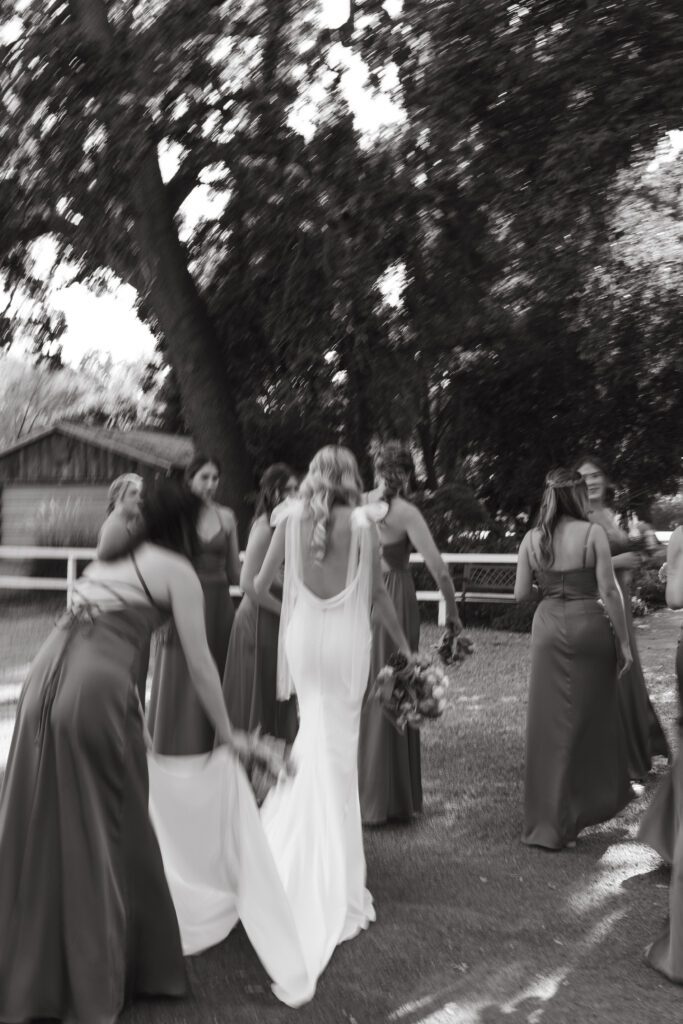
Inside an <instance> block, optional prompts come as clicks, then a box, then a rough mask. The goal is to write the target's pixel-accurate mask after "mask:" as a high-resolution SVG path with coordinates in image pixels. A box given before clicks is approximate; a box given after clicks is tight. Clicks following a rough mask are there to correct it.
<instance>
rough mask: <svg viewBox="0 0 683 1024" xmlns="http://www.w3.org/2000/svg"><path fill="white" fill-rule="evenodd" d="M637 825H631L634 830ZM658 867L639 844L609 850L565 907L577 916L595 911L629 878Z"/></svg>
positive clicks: (653, 855) (654, 856)
mask: <svg viewBox="0 0 683 1024" xmlns="http://www.w3.org/2000/svg"><path fill="white" fill-rule="evenodd" d="M636 829H637V825H634V830H636ZM658 864H659V857H658V856H657V854H656V853H655V852H654V851H653V850H650V849H649V848H648V847H646V846H643V845H642V844H640V843H634V842H627V843H617V844H615V845H613V846H609V847H608V848H607V849H606V850H605V852H604V853H603V855H602V857H601V858H600V860H599V861H598V863H597V864H596V865H595V870H594V872H593V873H592V875H591V877H590V879H589V880H588V881H587V883H586V885H585V886H584V887H583V888H582V889H580V890H578V891H577V892H573V893H571V894H570V895H569V896H568V897H567V906H568V907H570V908H571V910H573V911H575V912H576V913H577V914H586V913H589V912H591V911H596V910H598V909H599V908H600V907H601V906H603V904H604V903H606V901H607V900H610V899H614V898H615V897H616V896H618V895H619V893H620V890H621V888H622V885H623V883H624V882H625V881H627V880H628V879H629V878H633V877H635V876H637V875H642V874H645V873H646V872H648V871H651V870H652V868H654V867H656V866H657V865H658Z"/></svg>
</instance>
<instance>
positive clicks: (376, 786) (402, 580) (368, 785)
mask: <svg viewBox="0 0 683 1024" xmlns="http://www.w3.org/2000/svg"><path fill="white" fill-rule="evenodd" d="M409 559H410V541H409V540H408V538H407V537H405V538H403V539H402V540H400V541H397V542H396V543H394V544H385V545H384V546H383V547H382V560H383V562H384V565H385V567H386V571H385V574H384V582H385V584H386V588H387V590H388V591H389V594H390V595H391V599H392V601H393V603H394V607H395V608H396V613H397V615H398V620H399V622H400V623H401V626H402V627H403V631H404V633H405V635H406V638H407V640H408V643H409V644H410V648H411V650H413V651H417V649H418V647H419V644H420V612H419V609H418V604H417V597H416V594H415V584H414V582H413V577H412V573H411V571H410V562H409ZM395 651H396V647H395V645H394V644H393V642H392V640H391V638H390V637H389V634H388V633H387V632H386V630H385V629H383V627H382V626H380V625H377V624H375V625H374V627H373V632H372V667H371V670H370V682H371V683H372V681H373V680H374V679H376V677H377V674H378V673H379V670H380V669H381V668H383V667H384V665H386V663H387V661H388V660H389V657H390V656H391V655H392V654H393V653H394V652H395ZM369 694H370V690H369V689H368V693H367V694H366V698H365V702H364V704H363V713H362V715H361V723H360V742H359V748H358V779H359V786H360V806H361V815H362V818H363V823H364V824H366V825H380V824H384V823H385V822H387V821H391V820H402V821H405V820H408V819H409V818H411V817H412V816H413V815H414V814H417V813H419V812H420V811H421V810H422V774H421V766H420V730H419V729H415V728H413V727H411V726H408V727H407V729H406V731H405V733H403V734H401V733H399V732H397V730H396V729H395V728H394V726H393V725H392V724H391V723H390V722H389V721H388V719H387V718H386V717H385V716H384V714H383V712H382V709H381V707H380V704H379V701H376V700H373V699H372V698H371V697H370V696H369Z"/></svg>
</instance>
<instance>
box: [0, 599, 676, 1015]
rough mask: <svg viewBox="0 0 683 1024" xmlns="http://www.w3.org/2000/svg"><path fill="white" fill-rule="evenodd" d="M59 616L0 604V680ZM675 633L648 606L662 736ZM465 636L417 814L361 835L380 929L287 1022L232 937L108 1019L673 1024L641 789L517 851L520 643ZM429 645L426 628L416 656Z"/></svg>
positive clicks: (664, 889)
mask: <svg viewBox="0 0 683 1024" xmlns="http://www.w3.org/2000/svg"><path fill="white" fill-rule="evenodd" d="M59 607H60V602H59V601H53V602H52V603H50V604H48V605H46V604H45V603H44V602H40V603H37V602H35V601H33V602H31V601H30V600H28V599H26V600H25V601H24V602H22V608H21V614H20V613H19V610H17V608H16V607H15V608H14V609H13V610H12V609H10V608H8V607H7V606H0V670H1V669H4V670H8V669H12V668H14V669H17V668H19V667H20V666H22V665H25V664H26V662H27V661H29V660H30V657H31V656H32V655H33V653H35V650H36V649H37V647H38V646H39V645H40V643H41V641H42V639H43V637H44V636H45V635H46V633H47V632H48V631H49V629H50V627H51V625H52V622H53V621H54V617H55V614H56V613H57V612H58V610H59ZM667 616H668V617H667ZM651 623H654V625H652V624H651ZM678 625H679V623H678V619H677V618H675V617H674V618H672V617H671V613H667V612H662V613H658V615H657V616H652V617H651V619H650V620H647V622H646V624H645V625H643V626H642V629H643V632H642V633H640V634H639V642H640V644H641V653H642V655H643V661H644V663H645V665H646V667H647V669H648V684H649V686H650V692H651V694H652V696H653V700H654V703H655V705H656V707H657V710H658V711H659V712H660V715H661V717H662V719H663V722H664V725H665V728H666V729H667V732H668V734H669V736H670V737H672V736H673V729H672V723H673V719H674V715H675V691H674V677H673V658H674V648H675V642H676V637H677V628H678ZM469 632H470V634H471V635H472V636H473V637H474V639H475V642H476V644H477V649H476V651H475V654H474V655H473V656H472V658H471V659H470V660H469V661H467V662H466V663H465V664H464V665H463V666H462V667H461V668H459V669H458V670H457V671H453V672H452V687H451V707H450V708H449V710H448V712H447V714H446V716H445V718H444V719H443V720H442V722H440V723H438V724H436V725H434V726H432V727H431V728H426V729H425V730H424V731H423V744H422V749H423V780H424V788H425V812H424V814H423V815H422V816H421V818H420V819H419V820H417V821H416V822H415V823H413V824H411V825H409V826H402V827H398V826H395V827H390V828H378V829H366V831H365V845H366V855H367V862H368V885H369V888H370V889H371V891H372V893H373V895H374V897H375V905H376V909H377V922H376V923H375V924H374V925H372V926H371V927H370V929H369V931H368V932H367V933H365V934H363V935H361V936H359V937H358V938H356V939H355V940H353V941H352V942H350V943H347V944H346V945H344V946H342V947H340V948H339V949H338V950H337V951H336V952H335V954H334V956H333V957H332V961H331V963H330V965H329V967H328V968H327V970H326V971H325V973H324V975H323V977H322V978H321V980H320V983H319V986H318V992H317V995H316V998H315V1000H314V1001H313V1003H311V1004H310V1005H309V1006H306V1007H304V1008H302V1009H301V1010H298V1011H293V1010H289V1009H287V1008H286V1007H284V1006H282V1005H281V1004H280V1003H278V1002H277V1001H276V1000H275V998H274V997H273V996H272V995H271V993H270V989H269V982H268V979H267V977H266V975H265V973H264V971H263V969H262V968H261V966H260V964H259V962H258V960H257V959H256V957H255V955H254V953H253V952H252V950H251V948H250V946H249V943H248V941H247V939H246V937H245V935H244V933H243V932H242V930H241V929H240V928H237V929H236V930H235V931H234V932H233V934H232V935H230V936H229V937H228V939H227V940H226V941H225V942H224V943H222V944H221V945H220V946H218V947H216V948H215V949H213V950H210V951H209V952H208V953H206V954H204V955H202V956H200V957H196V958H193V959H191V960H188V973H189V978H190V984H191V988H192V994H191V996H190V997H189V998H188V999H186V1000H183V1001H179V1002H175V1001H158V1000H150V1001H144V1002H139V1003H136V1004H135V1005H134V1006H132V1007H131V1008H130V1009H129V1010H127V1011H126V1013H125V1014H124V1016H123V1018H122V1022H123V1024H208V1022H211V1024H223V1022H224V1024H256V1022H259V1024H285V1022H290V1021H292V1022H293V1021H295V1020H296V1022H297V1024H364V1022H375V1021H377V1022H380V1021H381V1022H387V1024H418V1022H419V1024H494V1022H501V1024H503V1022H504V1024H517V1022H520V1024H521V1022H530V1024H539V1022H540V1024H565V1022H566V1024H570V1022H571V1024H577V1022H579V1024H586V1022H589V1021H597V1022H601V1024H602V1022H605V1024H612V1022H614V1024H660V1022H661V1021H665V1020H679V1019H680V1018H681V1006H682V1005H683V989H681V988H678V987H677V986H674V985H670V984H669V983H668V982H666V981H665V980H664V979H663V978H661V977H660V976H659V975H658V974H657V973H656V972H654V971H653V970H651V969H650V968H648V967H647V966H646V965H645V964H644V962H643V959H642V950H643V947H644V946H645V944H646V943H647V942H648V941H650V940H651V939H652V938H654V937H655V936H656V934H657V933H658V932H659V930H660V928H661V927H662V925H663V923H664V918H665V914H666V909H667V896H668V876H667V873H666V871H665V870H663V869H662V868H661V867H660V866H659V862H658V859H657V857H656V855H655V854H654V853H652V852H650V851H649V850H648V849H647V848H645V847H643V846H640V845H639V844H638V843H636V842H635V833H636V829H637V824H638V820H639V818H640V817H641V815H642V811H643V808H644V806H645V804H646V802H647V800H648V799H649V796H650V795H651V793H652V790H653V787H654V785H655V783H656V778H655V777H654V776H653V778H652V781H651V782H650V783H649V784H648V787H647V789H646V791H645V793H644V795H643V796H642V797H641V798H640V799H639V800H638V801H636V802H635V803H633V804H631V805H630V806H629V807H628V808H627V809H626V811H625V812H624V813H623V814H622V815H620V816H619V818H617V819H616V820H614V821H612V822H610V823H608V824H606V825H603V826H598V827H596V828H593V829H590V830H587V831H586V832H585V833H583V834H582V837H581V838H580V840H579V842H578V845H577V847H576V849H574V850H567V851H563V852H561V853H544V852H542V851H539V850H531V849H528V848H526V847H523V846H522V845H521V843H520V841H519V834H520V829H521V808H522V773H523V759H524V719H525V711H526V691H527V678H528V667H529V638H528V637H527V636H523V635H518V634H510V633H497V632H493V631H483V630H471V631H469ZM437 635H438V632H437V630H436V629H435V628H434V627H433V626H425V627H424V628H423V633H422V641H423V647H424V648H425V649H428V648H430V647H431V646H432V645H433V644H434V642H435V641H436V639H437ZM0 710H1V709H0ZM662 771H663V766H662V765H661V764H660V765H659V766H658V772H659V773H660V774H661V772H662Z"/></svg>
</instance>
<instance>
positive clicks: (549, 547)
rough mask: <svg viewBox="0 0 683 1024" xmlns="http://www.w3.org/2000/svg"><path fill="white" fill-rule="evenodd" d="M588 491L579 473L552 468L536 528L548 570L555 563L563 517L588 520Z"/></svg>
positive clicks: (542, 556) (541, 553)
mask: <svg viewBox="0 0 683 1024" xmlns="http://www.w3.org/2000/svg"><path fill="white" fill-rule="evenodd" d="M587 507H588V488H587V487H586V482H585V480H584V479H583V477H582V476H581V474H580V473H576V472H574V471H573V470H571V469H553V470H551V471H550V473H548V475H547V477H546V478H545V490H544V491H543V498H542V500H541V508H540V511H539V513H538V519H537V520H536V526H537V528H538V530H539V531H540V534H541V540H540V543H539V548H540V558H539V561H540V563H541V565H544V566H546V568H549V567H550V566H551V565H552V564H553V562H554V561H555V555H554V553H553V534H554V533H555V529H556V527H557V524H558V522H559V520H560V517H561V516H571V518H572V519H583V520H585V521H587V520H588V515H587Z"/></svg>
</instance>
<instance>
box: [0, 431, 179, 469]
mask: <svg viewBox="0 0 683 1024" xmlns="http://www.w3.org/2000/svg"><path fill="white" fill-rule="evenodd" d="M50 434H62V435H63V436H65V437H72V438H73V439H74V440H76V441H81V442H82V443H83V444H90V445H94V446H95V447H96V448H106V449H108V450H109V451H113V452H117V453H118V454H119V455H123V456H125V457H126V458H129V459H136V460H137V461H138V462H143V463H145V464H146V465H148V466H153V467H154V468H155V469H165V470H169V469H178V468H182V467H183V466H186V465H187V463H188V462H189V461H190V459H191V458H192V453H193V451H194V444H193V441H192V439H191V438H189V437H183V436H182V435H181V434H167V433H164V431H162V430H110V429H109V428H107V427H89V426H82V425H81V424H76V423H53V424H52V425H51V426H49V427H45V428H44V429H42V430H39V431H36V432H35V433H33V434H27V435H26V437H22V438H21V440H20V441H16V442H15V443H14V444H12V445H10V446H9V447H7V448H4V449H2V450H0V460H1V459H3V458H4V457H5V456H6V455H11V454H12V453H13V452H16V451H18V450H19V449H21V448H25V447H27V446H28V445H31V444H35V442H36V441H41V440H43V439H44V438H46V437H49V436H50Z"/></svg>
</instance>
